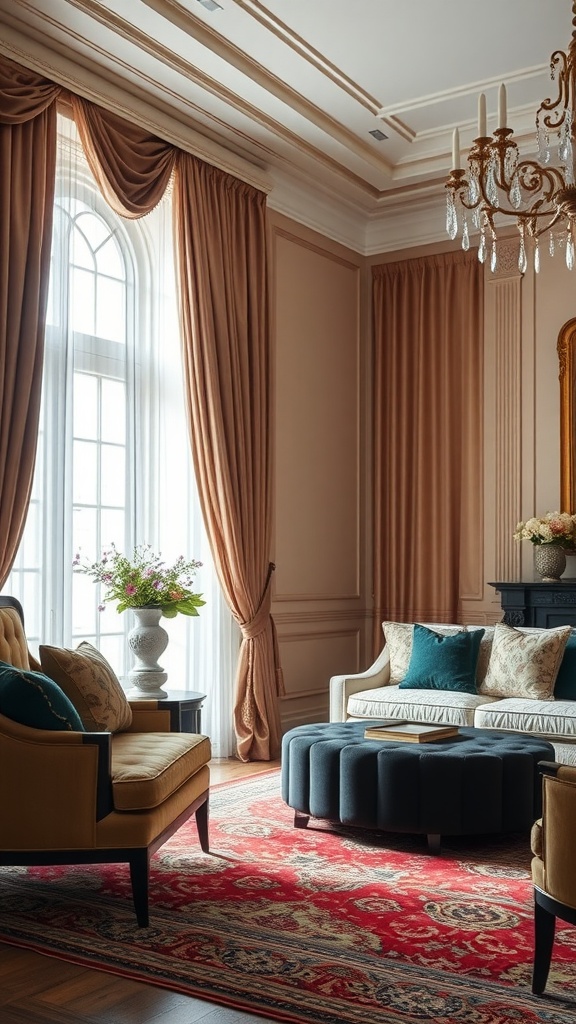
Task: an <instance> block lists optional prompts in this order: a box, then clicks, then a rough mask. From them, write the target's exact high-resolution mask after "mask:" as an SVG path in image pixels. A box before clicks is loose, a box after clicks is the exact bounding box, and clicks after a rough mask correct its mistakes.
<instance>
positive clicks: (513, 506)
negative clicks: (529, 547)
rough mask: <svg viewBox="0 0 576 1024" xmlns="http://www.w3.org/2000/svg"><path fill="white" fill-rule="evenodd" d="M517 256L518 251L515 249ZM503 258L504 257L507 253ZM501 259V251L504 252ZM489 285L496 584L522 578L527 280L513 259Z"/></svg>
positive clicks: (505, 263) (503, 260)
mask: <svg viewBox="0 0 576 1024" xmlns="http://www.w3.org/2000/svg"><path fill="white" fill-rule="evenodd" d="M513 251H517V250H513ZM502 255H504V252H502ZM498 256H499V259H500V256H501V252H500V251H499V254H498ZM501 262H502V264H503V268H502V269H503V272H502V274H501V276H496V277H494V278H493V279H492V280H491V281H490V282H489V287H490V289H491V291H492V300H493V310H494V328H495V330H494V350H493V356H494V367H493V380H494V402H495V406H494V415H495V424H494V439H495V453H494V454H495V491H494V505H493V513H492V514H493V529H494V538H495V564H494V569H495V573H496V577H495V578H496V579H497V580H512V579H518V578H519V577H520V575H521V551H520V546H519V545H518V544H516V543H515V542H514V541H513V540H512V531H513V528H514V526H515V525H516V523H517V522H518V520H519V519H520V515H521V508H522V304H521V298H522V294H521V292H522V275H521V274H520V272H519V271H518V269H517V267H516V268H513V265H512V262H511V261H510V260H505V259H504V258H503V259H502V261H501Z"/></svg>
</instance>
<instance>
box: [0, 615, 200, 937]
mask: <svg viewBox="0 0 576 1024" xmlns="http://www.w3.org/2000/svg"><path fill="white" fill-rule="evenodd" d="M40 659H41V661H40V663H38V662H37V661H36V660H35V659H34V658H33V657H32V655H31V654H30V652H29V650H28V647H27V643H26V639H25V635H24V629H23V620H22V609H21V607H20V605H19V603H18V602H17V601H15V600H14V599H13V598H7V597H0V822H1V825H0V876H1V867H2V866H3V865H33V864H38V865H41V864H90V863H97V862H110V863H113V862H121V861H124V862H127V863H128V864H129V865H130V877H131V881H132V892H133V898H134V907H135V910H136V917H137V921H138V924H139V925H141V926H145V925H147V924H148V889H149V868H150V857H151V855H152V854H153V853H154V851H155V850H157V849H158V848H159V847H160V846H161V845H162V844H163V843H164V842H165V841H166V839H168V837H169V836H170V835H172V834H173V833H174V832H175V831H176V829H178V828H179V827H180V825H182V824H183V822H184V821H186V819H187V818H189V817H190V815H191V814H195V816H196V824H197V826H198V836H199V840H200V846H201V848H202V850H203V851H205V852H208V793H209V782H210V770H209V761H210V756H211V750H210V740H209V738H208V737H207V736H203V735H199V734H192V733H190V734H186V733H171V732H170V712H169V711H168V710H165V709H163V708H162V701H156V700H143V701H137V702H129V701H128V700H127V699H126V696H125V694H124V691H123V690H122V687H121V686H120V684H119V682H118V680H117V679H116V677H115V675H114V673H113V670H112V669H111V668H110V666H109V665H108V663H107V662H106V661H105V659H104V658H103V657H102V656H101V655H100V654H99V652H98V651H97V650H96V649H95V648H93V647H92V646H91V645H90V644H80V645H79V646H78V648H76V650H64V649H59V648H55V647H40Z"/></svg>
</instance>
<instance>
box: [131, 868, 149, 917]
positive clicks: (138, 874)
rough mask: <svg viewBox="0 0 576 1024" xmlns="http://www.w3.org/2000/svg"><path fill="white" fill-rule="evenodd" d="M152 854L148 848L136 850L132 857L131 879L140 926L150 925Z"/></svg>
mask: <svg viewBox="0 0 576 1024" xmlns="http://www.w3.org/2000/svg"><path fill="white" fill-rule="evenodd" d="M149 878H150V856H149V853H148V850H136V851H135V852H134V853H133V854H132V856H131V857H130V880H131V882H132V899H133V900H134V910H135V911H136V920H137V921H138V924H139V926H140V928H147V927H148V883H149Z"/></svg>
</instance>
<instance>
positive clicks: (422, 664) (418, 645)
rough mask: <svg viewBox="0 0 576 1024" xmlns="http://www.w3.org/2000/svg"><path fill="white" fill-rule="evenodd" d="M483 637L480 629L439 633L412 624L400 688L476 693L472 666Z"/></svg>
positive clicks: (482, 631)
mask: <svg viewBox="0 0 576 1024" xmlns="http://www.w3.org/2000/svg"><path fill="white" fill-rule="evenodd" d="M483 636H484V630H483V629H475V630H474V631H473V632H462V633H455V634H454V635H452V636H451V635H448V636H442V634H440V633H435V632H434V631H433V630H431V629H428V628H427V627H426V626H422V625H420V624H419V623H416V624H415V626H414V631H413V636H412V653H411V656H410V664H409V666H408V672H407V673H406V676H405V677H404V679H403V680H402V682H401V683H400V684H399V685H400V689H407V690H460V691H462V692H464V693H476V665H477V662H478V652H479V650H480V641H481V640H482V637H483Z"/></svg>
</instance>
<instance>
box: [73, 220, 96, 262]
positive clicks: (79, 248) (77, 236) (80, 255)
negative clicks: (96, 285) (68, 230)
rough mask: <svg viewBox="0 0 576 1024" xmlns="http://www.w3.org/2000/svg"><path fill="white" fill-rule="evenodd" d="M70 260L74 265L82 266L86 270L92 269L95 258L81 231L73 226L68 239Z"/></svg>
mask: <svg viewBox="0 0 576 1024" xmlns="http://www.w3.org/2000/svg"><path fill="white" fill-rule="evenodd" d="M70 249H71V253H70V261H71V263H73V264H74V266H76V267H84V268H85V269H86V270H90V271H93V270H94V265H95V260H94V254H93V252H92V249H91V248H90V246H89V245H88V243H87V241H86V239H85V237H84V235H83V233H82V232H81V231H78V229H77V228H74V229H73V231H72V237H71V239H70Z"/></svg>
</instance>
